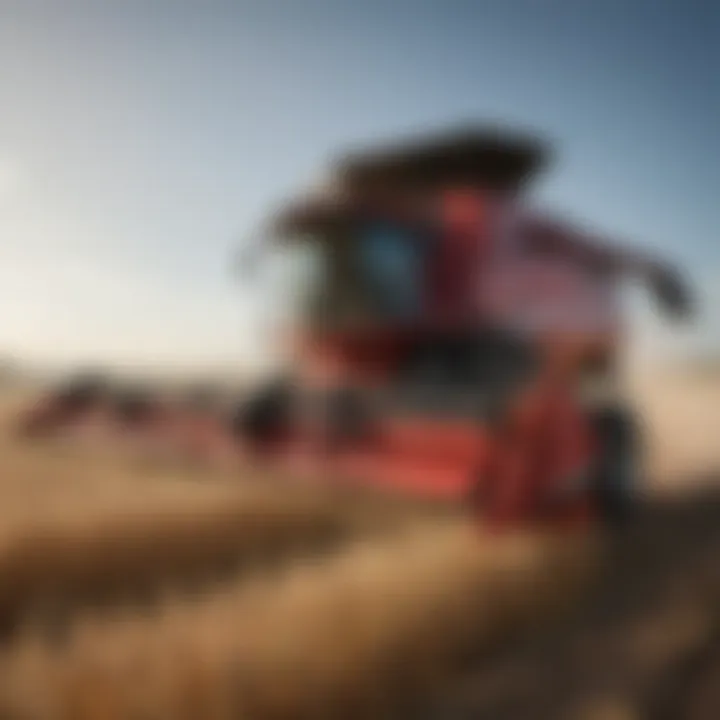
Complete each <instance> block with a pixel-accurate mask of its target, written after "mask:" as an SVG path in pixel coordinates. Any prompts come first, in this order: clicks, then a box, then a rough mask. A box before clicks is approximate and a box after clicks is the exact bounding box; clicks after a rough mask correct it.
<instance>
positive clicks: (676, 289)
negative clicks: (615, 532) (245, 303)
mask: <svg viewBox="0 0 720 720" xmlns="http://www.w3.org/2000/svg"><path fill="white" fill-rule="evenodd" d="M547 155H548V152H547V149H546V148H545V147H544V146H543V145H542V144H541V143H540V142H538V141H537V140H535V139H533V138H527V137H522V136H518V135H513V134H510V133H504V132H499V131H495V130H490V131H486V130H483V129H480V130H472V129H471V130H468V131H464V130H463V131H460V132H456V133H450V134H448V135H445V136H440V137H431V138H428V139H426V140H421V141H419V142H416V143H412V144H409V145H407V146H405V147H395V148H393V149H392V150H388V151H382V150H381V151H378V152H371V153H363V154H358V155H354V156H350V157H346V158H343V159H341V160H340V161H339V162H338V163H336V164H335V166H334V167H333V168H332V174H331V177H330V182H329V183H328V186H327V188H326V189H325V190H323V191H319V192H316V193H314V194H313V195H311V196H309V197H306V198H304V199H301V200H299V201H297V202H293V203H290V204H289V205H288V206H286V207H284V208H283V209H282V210H281V212H280V213H278V214H277V215H276V216H275V217H274V218H273V221H272V223H271V226H270V231H269V232H268V233H267V235H266V236H263V238H264V239H263V243H262V244H261V245H260V248H265V250H268V251H270V250H273V251H275V250H276V251H279V252H280V253H281V254H283V255H290V256H292V255H295V256H296V258H295V260H296V261H297V262H298V263H299V262H303V263H304V267H305V268H306V269H307V270H308V273H307V274H306V275H305V276H304V277H305V280H306V282H305V283H304V286H303V288H302V289H301V291H299V294H298V295H297V296H295V297H294V298H293V303H294V304H295V306H296V307H297V308H298V310H299V320H298V323H297V328H296V329H297V332H296V333H295V334H294V335H293V338H292V342H291V345H292V347H291V348H289V349H290V351H291V352H290V353H289V356H290V357H291V360H292V362H291V365H292V370H291V371H290V372H288V374H287V376H286V377H283V378H282V379H279V380H277V381H274V382H272V383H269V384H267V385H266V386H264V387H262V388H259V389H258V390H257V392H256V393H254V394H253V396H252V397H251V398H250V399H249V400H248V401H247V402H245V403H244V404H243V406H242V408H241V409H240V411H239V412H238V414H237V416H236V417H235V418H234V420H233V432H234V434H235V437H236V438H238V439H239V440H240V441H241V443H242V445H243V447H244V448H245V449H247V450H248V451H250V452H251V453H253V454H254V455H255V457H256V458H259V459H265V460H267V461H268V462H269V463H270V464H271V465H274V466H281V467H284V468H286V469H287V470H289V471H290V472H291V473H299V472H300V469H301V468H304V469H305V471H307V472H308V473H309V474H311V475H314V476H320V477H323V476H324V477H332V478H335V479H336V480H335V481H336V482H339V481H340V480H339V479H340V478H348V479H350V480H353V479H354V480H357V481H359V482H361V483H362V484H365V485H367V484H369V485H373V486H379V487H381V488H385V489H388V490H392V491H399V492H406V493H409V494H411V495H414V496H421V497H427V498H433V499H437V500H449V501H453V502H457V501H468V502H471V503H472V504H473V507H475V508H477V510H478V511H479V512H481V513H482V514H483V515H484V516H485V517H486V518H487V519H488V521H490V522H495V523H497V524H506V523H510V524H513V523H523V524H525V523H529V522H530V523H534V522H539V523H545V522H549V523H554V524H557V523H565V522H568V523H570V524H575V523H576V522H585V521H587V520H589V519H591V518H597V517H598V516H599V517H601V518H603V519H606V520H619V519H620V518H622V517H623V515H624V513H625V511H626V510H627V509H628V507H629V505H628V503H629V500H630V498H631V487H632V481H633V478H632V474H633V472H634V461H635V459H636V454H637V448H638V441H637V437H636V426H635V422H634V419H633V414H632V412H631V411H630V410H629V409H628V408H627V407H625V405H624V403H623V400H622V398H621V397H619V395H620V392H619V379H618V368H617V365H618V354H619V352H618V351H619V348H620V347H621V346H622V340H623V328H622V327H621V323H620V317H619V311H618V307H617V304H616V303H617V288H618V283H619V281H621V280H623V279H625V278H627V277H631V278H633V279H640V280H643V281H645V282H646V283H647V284H648V285H649V287H650V289H651V291H652V292H653V293H654V295H655V297H656V299H657V301H658V302H659V304H660V306H661V308H662V309H664V310H665V311H667V312H668V313H669V314H671V315H674V316H677V317H682V316H685V315H687V314H689V311H690V302H689V297H688V293H687V291H686V289H685V288H684V287H683V284H682V283H681V282H680V280H679V278H678V276H677V275H676V273H675V272H674V271H673V270H672V269H671V268H668V267H667V266H665V265H664V264H662V263H660V262H658V261H656V260H655V259H654V258H650V257H645V256H643V255H641V254H636V253H632V252H628V251H626V250H622V249H618V248H616V247H614V246H613V245H612V244H610V243H608V242H606V241H605V240H604V239H600V238H596V237H593V236H591V235H589V234H588V233H586V232H583V231H581V230H578V229H575V228H573V227H571V226H570V225H569V224H567V223H565V222H563V221H561V220H557V219H555V218H551V217H548V216H545V215H543V214H541V213H538V212H536V211H534V210H531V209H530V207H529V204H528V203H527V202H526V200H525V197H524V193H523V191H524V188H525V186H526V184H527V182H528V181H529V180H530V178H531V177H532V176H533V175H534V174H535V173H536V172H537V171H538V170H539V169H540V168H541V167H542V166H543V164H544V163H545V161H546V159H547ZM253 258H254V260H255V261H256V260H257V256H249V257H246V258H245V264H244V265H243V268H244V270H245V271H247V270H248V269H249V268H250V267H251V266H252V263H251V260H253Z"/></svg>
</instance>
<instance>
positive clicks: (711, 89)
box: [0, 0, 720, 364]
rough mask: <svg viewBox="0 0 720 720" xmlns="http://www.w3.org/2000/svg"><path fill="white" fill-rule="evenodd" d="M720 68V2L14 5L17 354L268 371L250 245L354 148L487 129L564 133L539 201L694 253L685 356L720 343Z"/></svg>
mask: <svg viewBox="0 0 720 720" xmlns="http://www.w3.org/2000/svg"><path fill="white" fill-rule="evenodd" d="M719 70H720V6H719V5H717V3H715V2H714V1H713V0H707V1H706V2H701V1H700V0H603V1H602V2H599V1H597V0H474V1H473V0H467V1H462V0H445V1H444V2H440V1H439V0H438V1H434V0H364V2H354V1H352V0H324V1H321V0H316V1H314V0H255V1H254V2H251V1H243V0H235V1H234V2H221V1H220V0H195V1H194V2H189V1H185V0H117V1H112V0H95V1H94V2H90V1H88V2H80V1H79V0H52V1H48V2H35V1H34V0H0V108H1V114H0V313H1V314H0V317H2V322H1V323H0V351H7V352H12V353H17V354H20V355H25V356H28V357H31V358H33V359H38V360H43V361H45V360H47V361H57V362H60V361H62V362H70V361H76V360H94V359H97V360H111V359H116V360H123V361H126V362H133V361H135V362H141V363H142V362H153V361H155V362H170V361H171V360H174V361H176V362H181V363H187V364H191V363H210V364H215V363H232V362H245V361H249V360H252V359H255V358H256V357H257V356H258V349H259V347H260V345H261V342H260V336H259V334H258V333H259V330H260V328H261V325H262V322H261V318H262V317H263V314H262V306H263V305H265V304H266V302H267V298H265V297H263V296H262V295H261V294H258V293H252V292H247V291H246V292H242V291H241V289H239V288H238V287H237V286H236V284H234V281H233V279H232V277H231V274H230V271H229V259H230V256H231V253H232V250H233V248H234V247H235V246H236V245H237V243H238V238H241V237H242V236H243V235H244V234H246V233H247V232H248V231H249V230H251V229H252V227H253V226H254V225H255V224H256V223H257V221H258V219H259V218H261V217H262V215H263V214H264V213H265V212H266V211H267V209H268V208H272V207H273V206H274V205H275V203H277V201H278V200H280V199H282V198H283V197H284V196H285V195H286V194H287V193H288V192H290V191H292V190H293V189H295V188H296V187H297V186H298V185H302V184H303V183H305V182H307V181H308V180H312V178H313V177H314V175H315V174H316V172H317V170H318V169H319V167H320V166H321V165H322V162H323V160H324V159H325V158H326V157H327V155H328V153H332V152H333V151H335V150H336V149H337V148H342V147H344V146H346V145H354V144H356V143H362V142H363V141H370V140H373V139H377V138H383V139H385V138H390V137H393V136H395V135H397V134H399V133H402V132H404V131H406V130H414V129H416V128H421V127H440V126H442V125H443V124H445V123H454V122H458V121H467V120H472V119H491V120H506V121H509V122H512V123H513V124H517V125H520V126H523V127H528V128H536V129H538V130H539V131H541V132H543V133H544V134H546V135H547V136H548V137H549V138H551V139H552V140H554V141H556V142H557V144H558V150H559V157H558V161H557V165H556V166H555V167H554V168H552V169H551V170H550V171H549V172H548V174H547V176H545V177H543V178H542V179H540V180H539V182H538V185H537V188H536V193H537V195H538V196H539V198H541V199H543V200H545V201H546V202H547V203H548V204H551V205H552V206H554V207H557V208H559V209H562V210H563V211H567V212H569V213H571V214H572V215H574V216H577V217H578V218H579V219H582V220H585V221H587V222H589V223H592V224H594V225H596V226H598V227H599V228H600V229H602V230H605V231H607V232H610V233H615V234H617V235H618V236H619V237H620V238H628V240H630V241H633V242H636V243H638V244H640V245H645V246H651V247H656V248H657V249H658V250H661V251H663V252H666V253H668V254H669V255H670V257H672V258H677V259H679V260H681V261H682V262H683V263H684V265H685V266H686V267H687V268H688V270H689V271H690V272H691V273H692V274H693V277H694V278H695V279H696V281H697V282H698V283H699V285H700V287H701V291H702V294H703V298H704V299H705V300H706V309H705V313H704V315H703V316H702V317H701V319H700V322H699V324H698V326H697V328H696V329H695V330H693V331H692V332H691V333H685V334H684V335H681V336H679V340H677V341H676V342H675V344H676V345H677V344H678V343H680V344H681V345H682V344H686V343H690V342H692V343H693V344H695V345H697V344H702V345H704V346H717V345H719V344H720V312H718V311H717V310H716V309H715V307H716V306H717V305H718V302H719V301H720V290H719V289H718V283H717V281H718V276H719V275H720V245H718V241H717V237H716V235H717V230H718V228H719V227H720V209H718V204H717V202H716V198H717V194H718V190H719V189H720V137H719V136H720V130H719V128H720V82H718V80H717V75H718V71H719ZM637 312H638V315H637V317H638V323H639V325H640V326H641V327H642V334H641V337H642V338H643V342H644V343H646V344H648V343H649V345H648V346H649V347H652V348H666V347H669V345H668V343H669V336H668V335H667V333H666V332H664V331H663V329H662V327H661V326H660V325H659V323H657V322H656V321H655V320H654V319H653V318H652V315H651V314H650V313H649V311H648V310H647V308H644V306H643V305H642V304H641V306H640V308H639V310H638V311H637Z"/></svg>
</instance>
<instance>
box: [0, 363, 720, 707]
mask: <svg viewBox="0 0 720 720" xmlns="http://www.w3.org/2000/svg"><path fill="white" fill-rule="evenodd" d="M633 392H634V393H635V394H636V397H637V398H638V404H639V406H640V407H641V410H642V412H643V417H644V419H645V421H646V427H647V434H648V438H649V446H650V451H651V454H650V458H649V469H648V472H649V475H650V477H652V479H653V482H652V483H651V484H649V485H648V491H649V494H653V493H655V492H665V491H667V490H669V489H670V490H673V492H677V491H678V488H679V489H680V490H681V491H684V490H686V489H687V488H686V487H685V486H686V485H687V486H688V488H689V487H690V485H691V484H693V483H694V478H695V477H700V476H702V477H706V476H707V475H708V473H711V472H712V471H713V470H714V469H716V468H717V467H718V466H719V465H718V463H717V460H718V459H720V451H719V450H718V449H717V448H716V447H715V442H714V435H713V433H712V430H711V427H712V425H709V423H711V422H712V420H713V419H714V418H715V417H716V415H715V414H716V413H718V412H720V411H718V409H717V408H718V407H719V406H718V404H717V403H716V402H715V401H716V400H717V399H720V383H715V382H714V381H713V383H710V384H709V383H708V381H707V380H703V381H702V382H701V381H699V380H695V379H691V380H688V379H686V378H680V379H677V378H676V379H674V380H673V381H672V382H670V381H669V380H667V379H665V380H664V381H663V382H662V383H658V382H657V380H656V379H652V378H649V377H644V378H640V379H639V380H638V381H637V383H636V384H635V385H634V386H633ZM6 406H7V409H6V410H5V413H4V417H5V419H7V418H11V417H12V413H13V412H14V410H15V408H16V406H17V403H16V402H7V403H6ZM689 419H690V420H689ZM8 427H9V424H8V423H7V422H5V423H4V427H3V429H2V433H3V434H2V438H1V439H0V452H2V459H1V460H0V462H2V473H0V494H1V495H0V497H2V500H3V502H2V504H1V505H0V628H1V629H2V630H3V634H2V639H1V640H0V643H1V644H0V717H3V718H8V719H9V720H14V719H15V718H17V719H18V720H20V719H21V718H22V719H23V720H24V719H25V718H37V719H38V720H41V719H43V720H44V719H47V720H55V719H56V718H63V720H80V719H83V720H84V719H88V720H89V719H91V718H103V719H107V720H111V719H112V720H115V719H117V720H121V719H125V718H133V719H134V718H144V719H145V718H146V719H147V720H151V719H154V718H188V720H189V719H191V718H198V719H199V718H238V719H242V718H252V719H253V720H265V719H268V720H271V719H272V720H282V719H285V718H288V719H290V718H354V717H356V718H383V717H387V718H395V717H398V718H401V717H408V713H409V712H413V713H417V712H419V710H420V709H422V708H425V709H427V708H428V707H429V703H430V699H431V698H432V699H433V700H434V701H435V700H437V699H438V698H441V699H443V700H442V702H441V705H440V707H441V708H443V707H444V708H445V711H447V712H449V710H448V707H450V706H449V705H443V704H442V703H444V702H446V701H447V702H450V696H452V697H453V698H455V697H459V696H460V695H461V693H460V691H456V690H452V691H451V690H450V688H452V687H454V683H455V681H456V680H457V679H458V677H459V676H460V675H461V674H462V671H463V670H464V669H465V668H466V667H468V663H470V666H472V667H475V665H476V664H477V663H481V659H482V658H483V657H486V656H487V657H490V656H492V653H493V652H496V651H497V649H498V648H499V647H501V646H503V645H505V644H506V643H514V642H517V641H518V638H523V637H532V636H534V633H536V632H538V633H542V632H543V631H544V630H545V631H546V630H547V628H548V627H553V625H552V623H555V622H560V621H562V618H563V617H564V616H565V615H566V614H567V613H569V612H571V611H572V609H573V608H574V607H575V606H576V605H577V604H578V603H581V602H582V601H583V598H586V597H588V596H589V595H592V594H593V593H595V594H597V588H598V583H599V582H600V578H601V577H602V569H603V567H604V566H605V565H606V564H607V562H608V557H609V556H608V553H609V550H608V545H607V540H606V539H604V538H603V537H602V536H600V535H596V534H588V535H584V536H578V537H567V536H563V537H551V536H527V535H525V536H521V535H518V536H511V537H505V538H497V537H492V538H491V537H488V536H487V535H485V534H484V533H483V531H482V529H481V528H480V527H479V526H478V525H477V523H476V522H475V521H473V520H472V519H471V518H468V517H466V516H465V515H464V514H463V513H462V512H459V511H458V512H448V511H446V510H443V511H442V512H440V511H437V510H435V509H434V508H429V507H426V506H421V505H417V504H411V503H405V502H402V501H398V500H393V501H392V502H391V501H390V500H389V499H387V500H386V499H384V498H378V497H376V496H373V495H366V494H364V493H350V492H348V491H341V490H340V489H338V488H330V489H327V488H322V487H313V488H308V487H301V486H298V485H293V484H290V483H288V482H287V481H286V480H285V479H283V478H274V477H271V476H269V475H266V474H265V475H264V474H263V473H260V472H250V471H248V470H246V471H245V472H244V473H242V472H239V471H238V470H237V469H232V470H228V469H218V468H206V469H200V468H197V467H194V468H184V467H179V466H177V465H173V464H172V463H168V462H166V461H164V460H162V461H158V460H157V459H153V460H152V462H150V461H148V458H146V457H143V458H139V457H138V456H137V453H135V452H134V451H133V450H132V449H129V448H117V447H113V446H112V445H111V444H110V443H108V444H107V446H106V445H104V444H103V443H100V442H95V443H94V444H93V445H92V446H91V447H88V446H87V445H86V446H81V445H74V444H72V443H69V444H63V443H60V444H50V445H42V446H34V445H29V444H26V443H20V442H18V441H17V440H16V439H14V438H13V437H12V435H11V433H10V432H8ZM694 525H695V526H699V524H698V523H697V522H695V523H694ZM713 537H715V536H713ZM717 547H718V548H720V544H718V546H717ZM705 582H706V584H707V583H709V582H710V581H708V580H706V581H705ZM713 587H714V585H713ZM708 592H709V591H708ZM708 632H710V630H708ZM481 685H482V683H479V682H477V681H475V680H473V682H472V683H471V687H472V688H473V690H472V691H471V692H470V693H469V695H470V696H471V697H472V698H473V699H474V700H473V702H475V704H476V706H477V699H478V698H479V697H482V698H484V699H485V700H486V701H487V699H488V698H489V697H490V694H489V692H488V691H485V690H483V691H480V690H478V689H477V688H479V687H481ZM447 693H450V696H448V695H447ZM468 703H469V705H472V703H470V702H469V701H468ZM539 707H540V706H539V705H537V706H536V707H535V710H534V711H535V712H536V716H537V717H540V715H539ZM719 707H720V706H719ZM476 709H477V707H476ZM413 716H415V717H417V714H416V715H413ZM445 716H446V715H445V714H444V711H442V710H441V711H440V714H438V715H437V717H445ZM474 716H476V715H474V714H468V715H467V717H474ZM477 716H478V717H479V716H480V715H477ZM516 716H517V717H519V718H521V720H522V718H524V717H528V718H529V717H533V715H532V714H530V715H527V716H525V715H516ZM488 717H494V716H493V715H491V714H489V715H488ZM548 717H550V716H548ZM578 717H579V715H578ZM708 717H710V716H708Z"/></svg>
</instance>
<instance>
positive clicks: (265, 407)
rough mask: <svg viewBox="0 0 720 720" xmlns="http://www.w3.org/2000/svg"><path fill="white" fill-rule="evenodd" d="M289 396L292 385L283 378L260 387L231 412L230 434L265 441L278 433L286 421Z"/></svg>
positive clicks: (289, 404) (289, 407)
mask: <svg viewBox="0 0 720 720" xmlns="http://www.w3.org/2000/svg"><path fill="white" fill-rule="evenodd" d="M292 400H293V392H292V387H291V385H290V384H289V383H288V382H285V381H284V380H283V381H275V382H272V383H269V384H268V385H266V386H264V387H262V388H261V389H260V390H258V391H257V392H256V393H254V394H253V395H252V396H251V397H250V398H249V399H247V400H245V401H241V402H240V403H239V404H238V405H237V407H236V408H235V410H234V411H233V412H232V415H231V417H230V428H231V432H232V434H233V436H234V437H235V438H237V439H246V440H250V441H251V442H266V441H271V440H273V439H275V438H277V437H279V436H281V435H282V434H283V433H284V432H285V430H287V428H288V426H289V423H290V416H291V408H292Z"/></svg>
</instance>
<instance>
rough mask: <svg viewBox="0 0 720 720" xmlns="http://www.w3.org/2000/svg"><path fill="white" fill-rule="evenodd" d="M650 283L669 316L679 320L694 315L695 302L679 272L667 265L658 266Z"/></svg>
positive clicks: (659, 302) (656, 297)
mask: <svg viewBox="0 0 720 720" xmlns="http://www.w3.org/2000/svg"><path fill="white" fill-rule="evenodd" d="M650 283H651V287H652V292H653V295H654V296H655V299H656V300H657V303H658V305H660V307H661V309H662V310H663V311H664V312H665V313H666V314H667V315H668V316H671V317H673V318H674V319H677V320H685V319H689V318H691V317H692V316H693V314H694V312H695V302H694V299H693V297H692V293H691V291H690V288H689V287H688V286H687V284H686V283H685V282H684V279H683V278H682V277H681V274H680V273H679V272H677V271H675V270H672V269H670V268H667V267H661V268H658V269H657V270H656V271H655V272H654V273H653V274H652V276H651V278H650Z"/></svg>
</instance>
